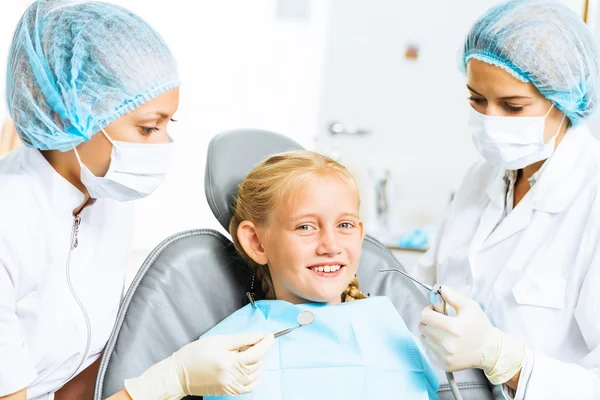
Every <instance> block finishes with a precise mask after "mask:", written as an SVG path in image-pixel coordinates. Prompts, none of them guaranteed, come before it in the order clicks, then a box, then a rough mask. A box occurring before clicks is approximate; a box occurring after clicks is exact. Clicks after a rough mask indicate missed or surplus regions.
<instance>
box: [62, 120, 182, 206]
mask: <svg viewBox="0 0 600 400" xmlns="http://www.w3.org/2000/svg"><path fill="white" fill-rule="evenodd" d="M102 133H103V134H104V136H106V138H107V139H108V140H109V141H110V142H111V143H112V146H113V147H112V151H111V155H110V158H111V160H110V166H109V168H108V171H107V172H106V175H105V176H103V177H99V176H96V175H94V174H93V173H92V171H90V170H89V169H88V167H86V166H85V165H84V164H83V162H81V158H79V154H78V153H77V149H75V148H73V150H74V151H75V155H76V156H77V160H78V161H79V165H80V166H81V183H83V184H84V185H85V187H86V188H87V190H88V192H89V194H90V196H91V197H92V198H95V199H102V198H108V199H113V200H118V201H129V200H136V199H141V198H143V197H146V196H148V195H149V194H150V193H152V192H154V190H155V189H156V188H157V187H158V186H160V184H161V183H162V182H163V181H164V180H165V176H166V174H167V172H168V170H169V168H170V166H171V163H172V161H173V140H172V139H171V138H169V143H165V144H145V143H128V142H120V141H116V140H115V141H113V140H112V139H111V138H110V137H109V136H108V135H107V134H106V132H105V131H104V130H102Z"/></svg>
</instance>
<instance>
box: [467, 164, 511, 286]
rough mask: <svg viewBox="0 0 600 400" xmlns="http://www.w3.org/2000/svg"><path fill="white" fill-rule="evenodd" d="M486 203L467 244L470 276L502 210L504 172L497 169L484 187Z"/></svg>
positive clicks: (504, 193)
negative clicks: (471, 237)
mask: <svg viewBox="0 0 600 400" xmlns="http://www.w3.org/2000/svg"><path fill="white" fill-rule="evenodd" d="M485 192H486V194H487V196H488V204H487V206H485V209H484V211H483V214H482V215H481V219H480V220H479V226H478V227H477V230H476V231H475V235H474V236H473V240H472V241H471V245H470V246H469V265H470V267H471V276H473V275H474V271H475V269H476V268H477V267H476V266H477V253H478V252H479V251H480V250H481V248H482V246H483V245H484V243H485V242H486V240H487V239H488V237H489V236H490V234H492V232H493V231H494V229H495V228H496V225H497V224H498V221H499V220H500V218H501V217H502V213H503V212H504V197H503V196H505V195H506V183H505V182H504V172H503V171H500V170H499V171H498V173H497V174H496V176H495V177H494V179H492V181H491V182H490V184H489V185H488V187H487V188H486V191H485Z"/></svg>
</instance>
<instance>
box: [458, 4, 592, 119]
mask: <svg viewBox="0 0 600 400" xmlns="http://www.w3.org/2000/svg"><path fill="white" fill-rule="evenodd" d="M472 58H475V59H478V60H481V61H483V62H486V63H489V64H492V65H495V66H498V67H501V68H503V69H504V70H506V71H508V72H509V73H510V74H512V75H513V76H514V77H516V78H517V79H519V80H521V81H522V82H531V83H532V84H533V85H535V87H536V88H537V89H538V90H539V91H540V92H541V93H542V95H544V96H545V97H546V98H547V99H548V100H550V101H552V102H553V103H554V104H555V105H556V106H557V107H558V108H559V109H560V110H561V111H563V112H564V113H565V114H566V116H567V117H568V118H569V119H570V120H571V123H572V124H573V125H577V124H579V123H581V121H582V120H584V119H586V118H588V117H589V116H590V115H592V114H593V113H594V111H595V109H596V107H597V105H598V90H599V88H598V84H599V82H598V79H599V73H600V71H599V59H598V50H597V48H596V44H595V42H594V38H593V36H592V32H591V31H590V29H589V28H588V27H587V25H585V23H584V22H583V20H582V19H581V17H580V16H578V15H577V14H576V13H574V12H573V11H572V10H571V9H569V8H568V7H566V6H564V5H562V4H560V3H556V2H554V1H549V0H511V1H507V2H504V3H501V4H499V5H497V6H494V7H492V8H490V9H489V10H488V11H487V12H486V13H485V14H484V15H483V16H481V17H480V18H479V19H478V20H477V22H475V24H474V25H473V27H472V28H471V30H470V32H469V34H468V35H467V38H466V40H465V44H464V48H463V52H462V55H461V67H462V70H463V72H466V70H467V63H468V61H469V60H470V59H472Z"/></svg>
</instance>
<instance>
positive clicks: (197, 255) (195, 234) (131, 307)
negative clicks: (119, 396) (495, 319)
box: [95, 130, 491, 400]
mask: <svg viewBox="0 0 600 400" xmlns="http://www.w3.org/2000/svg"><path fill="white" fill-rule="evenodd" d="M299 148H301V147H300V146H299V145H298V144H297V143H295V142H293V141H291V140H290V139H288V138H285V137H284V136H281V135H277V134H274V133H270V132H265V131H256V130H253V131H233V132H228V133H225V134H221V135H218V136H216V137H215V138H214V139H213V140H212V141H211V144H210V146H209V153H208V157H207V164H208V165H207V170H206V180H205V189H206V194H207V198H208V201H209V204H210V206H211V209H212V210H213V212H214V213H215V216H216V217H217V218H218V219H219V222H221V224H222V225H223V226H225V227H227V225H228V224H229V214H230V207H231V204H232V200H233V198H234V196H235V193H236V191H237V184H238V183H239V182H240V181H241V180H242V179H243V177H244V176H245V175H246V174H247V173H248V172H249V171H250V169H251V168H252V167H253V166H254V165H255V164H256V163H258V162H259V161H261V160H263V159H264V158H266V157H267V156H268V155H270V154H273V153H278V152H282V151H286V150H293V149H299ZM240 149H243V151H241V150H240ZM389 267H394V268H402V267H401V266H400V264H399V263H398V261H397V260H396V258H395V257H394V256H393V255H392V253H391V252H390V251H389V250H388V249H387V248H386V247H385V246H383V245H382V244H381V243H379V242H377V241H376V240H375V239H373V238H370V237H366V238H365V241H364V244H363V253H362V257H361V261H360V265H359V269H358V279H359V282H360V285H361V289H362V290H363V291H364V292H365V293H369V294H370V295H372V296H373V295H385V296H387V297H389V298H390V299H391V301H392V303H393V304H394V305H395V306H396V308H397V309H398V312H399V313H400V315H402V317H403V318H404V320H405V321H406V324H407V325H408V326H409V328H410V329H411V330H412V331H413V333H415V334H417V324H418V320H419V315H420V312H421V310H422V309H423V307H425V306H426V305H427V299H426V297H425V295H424V293H422V292H421V291H420V289H418V288H417V287H416V286H415V285H413V284H412V283H411V282H409V281H407V280H406V279H405V278H403V277H402V276H400V274H397V273H380V272H379V269H381V268H389ZM249 284H250V275H249V270H248V268H247V267H246V266H245V265H244V263H243V262H242V261H241V260H240V258H239V256H238V255H237V254H236V252H235V250H234V248H233V245H232V244H231V242H230V240H229V239H227V238H225V237H224V236H223V235H221V234H220V233H218V232H216V231H213V230H193V231H187V232H183V233H180V234H177V235H174V236H172V237H170V238H168V239H166V240H165V241H163V242H162V243H161V244H160V245H159V246H158V247H157V248H156V249H155V250H154V251H153V252H152V253H151V254H150V255H149V256H148V258H147V259H146V261H145V262H144V264H143V265H142V267H141V269H140V271H139V272H138V274H137V275H136V277H135V279H134V281H133V283H132V285H131V287H130V288H129V290H128V292H127V294H126V296H125V298H124V300H123V304H122V307H121V310H120V311H119V316H118V318H117V323H116V326H115V328H114V330H113V333H112V335H111V337H110V339H109V342H108V345H107V347H106V350H105V352H104V356H103V359H102V364H101V366H100V371H99V374H98V380H97V383H96V392H95V399H96V400H100V399H104V398H106V397H108V396H110V395H112V394H113V393H116V392H117V391H119V390H120V389H122V388H123V380H124V379H125V378H128V377H133V376H137V375H139V374H140V373H142V372H143V371H144V370H145V369H147V368H148V367H150V366H151V365H153V364H154V363H156V362H158V361H160V360H162V359H164V358H165V357H167V356H169V355H170V354H171V353H173V352H174V351H175V350H177V349H179V348H180V347H181V346H183V345H184V344H186V343H189V342H191V341H193V340H196V339H197V338H198V337H199V336H201V335H202V334H203V333H205V332H206V331H207V330H209V329H210V328H212V327H213V326H214V325H216V324H217V323H218V322H220V321H221V320H223V319H224V318H226V317H227V316H229V315H230V314H231V313H233V312H234V311H235V310H237V309H238V308H240V307H242V306H243V305H244V304H246V303H247V299H246V298H245V293H246V291H247V290H248V288H249ZM439 377H440V382H441V383H442V386H441V389H440V393H439V394H440V398H441V399H452V396H451V394H450V393H449V392H448V390H447V385H446V384H445V378H444V376H443V373H441V372H440V374H439ZM456 377H457V381H458V382H459V385H460V386H461V388H462V394H463V397H464V399H465V400H470V399H478V400H479V399H483V400H485V399H491V393H490V391H489V389H488V386H487V380H486V379H485V377H484V376H483V374H482V373H481V372H480V371H478V370H471V371H464V372H461V373H459V374H457V376H456ZM398 398H401V394H399V395H398Z"/></svg>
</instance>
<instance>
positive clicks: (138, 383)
mask: <svg viewBox="0 0 600 400" xmlns="http://www.w3.org/2000/svg"><path fill="white" fill-rule="evenodd" d="M273 341H274V339H273V334H267V335H265V334H241V335H232V336H212V337H207V338H201V339H199V340H197V341H195V342H192V343H190V344H188V345H186V346H184V347H182V348H181V349H180V350H178V351H177V352H175V353H173V355H172V356H171V357H169V358H167V359H165V360H163V361H161V362H159V363H158V364H156V365H154V366H153V367H151V368H150V369H148V370H147V371H146V372H144V373H143V374H142V375H141V376H140V377H138V378H134V379H128V380H126V381H125V388H126V389H127V392H128V393H129V395H130V396H131V398H132V399H134V400H138V399H140V400H141V399H159V398H160V399H179V398H181V397H184V396H187V395H193V396H215V395H226V394H229V395H238V394H244V393H250V392H252V391H253V390H254V388H255V387H256V385H257V383H258V378H259V377H260V372H261V363H262V360H263V359H264V357H265V355H266V354H267V351H268V350H269V348H270V347H271V345H272V344H273ZM246 345H251V346H252V347H250V348H249V349H247V350H245V351H242V352H239V351H238V349H239V348H240V347H243V346H246Z"/></svg>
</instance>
